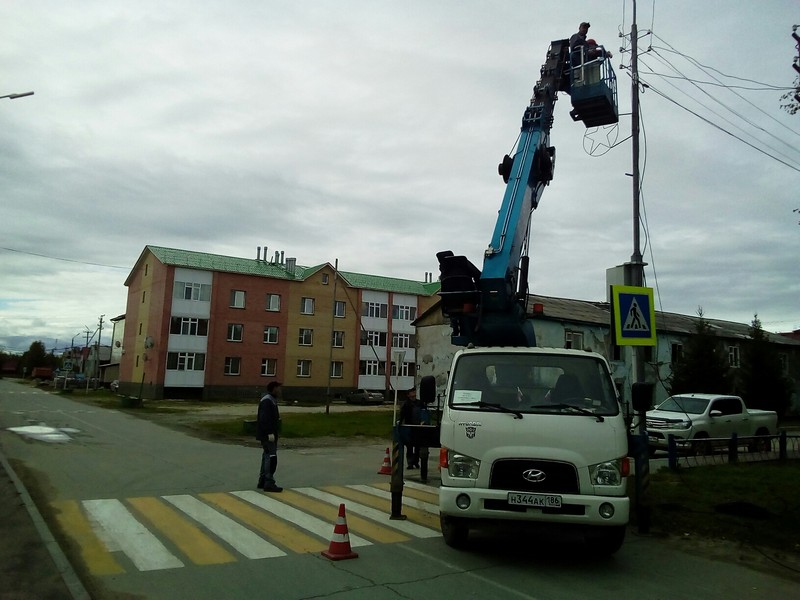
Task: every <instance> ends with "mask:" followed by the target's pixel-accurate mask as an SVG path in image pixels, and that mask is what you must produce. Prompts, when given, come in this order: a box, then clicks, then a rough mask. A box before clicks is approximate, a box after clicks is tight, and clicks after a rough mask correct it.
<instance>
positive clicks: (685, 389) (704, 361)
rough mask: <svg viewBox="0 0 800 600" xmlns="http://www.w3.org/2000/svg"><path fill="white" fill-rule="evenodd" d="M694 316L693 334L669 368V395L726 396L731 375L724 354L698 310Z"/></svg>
mask: <svg viewBox="0 0 800 600" xmlns="http://www.w3.org/2000/svg"><path fill="white" fill-rule="evenodd" d="M697 315H698V317H699V319H698V320H697V322H696V324H695V335H693V336H691V337H690V338H689V339H688V341H687V342H686V344H684V346H683V354H682V355H681V357H680V358H679V359H678V360H677V361H676V363H675V365H674V366H673V369H672V375H671V377H670V380H669V393H670V394H672V395H674V394H683V393H691V392H695V393H706V394H730V393H731V392H732V391H733V375H732V373H731V368H730V361H729V358H728V354H727V352H725V350H724V348H723V346H722V343H721V342H720V340H719V339H717V337H716V334H715V333H714V330H713V329H712V328H711V325H709V324H708V322H707V321H706V320H705V319H704V318H703V309H702V308H699V309H698V311H697Z"/></svg>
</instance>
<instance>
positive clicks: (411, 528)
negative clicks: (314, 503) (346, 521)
mask: <svg viewBox="0 0 800 600" xmlns="http://www.w3.org/2000/svg"><path fill="white" fill-rule="evenodd" d="M297 491H298V492H300V493H302V494H306V495H308V496H311V497H312V498H317V499H319V500H322V501H324V502H328V503H329V504H334V505H336V506H339V504H341V503H342V502H345V501H346V499H345V498H342V497H341V496H336V495H334V494H331V493H329V492H325V491H322V490H317V489H315V488H298V489H297ZM346 504H347V511H348V514H352V513H356V514H359V515H361V516H363V517H367V518H368V519H372V520H373V521H378V522H385V523H386V525H387V526H389V527H393V528H394V529H398V530H400V531H402V532H403V533H406V534H408V535H412V536H415V537H421V538H428V537H437V536H438V535H439V532H438V531H434V530H433V529H428V528H427V527H423V526H421V525H417V524H416V523H412V522H410V521H389V520H388V517H387V513H386V512H385V511H383V512H381V511H379V510H376V509H374V508H372V507H369V506H365V505H363V504H360V503H358V502H347V503H346Z"/></svg>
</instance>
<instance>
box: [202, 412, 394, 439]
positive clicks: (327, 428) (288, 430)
mask: <svg viewBox="0 0 800 600" xmlns="http://www.w3.org/2000/svg"><path fill="white" fill-rule="evenodd" d="M196 426H197V428H199V429H206V430H208V431H209V432H211V433H213V434H215V435H216V436H221V435H222V436H224V435H228V436H231V437H237V436H239V437H241V434H242V420H241V419H233V420H232V419H224V420H215V421H205V422H199V423H197V424H196ZM391 429H392V428H391V419H390V418H389V417H388V416H387V414H386V413H383V412H376V411H354V412H346V413H330V414H325V413H287V414H283V415H281V437H282V438H284V439H292V438H319V437H337V438H350V437H353V438H354V437H383V438H386V439H389V438H391V435H392V430H391Z"/></svg>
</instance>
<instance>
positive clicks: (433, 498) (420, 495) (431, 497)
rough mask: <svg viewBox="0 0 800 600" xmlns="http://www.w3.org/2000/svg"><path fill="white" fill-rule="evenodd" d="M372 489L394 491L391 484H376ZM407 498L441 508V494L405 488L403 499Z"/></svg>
mask: <svg viewBox="0 0 800 600" xmlns="http://www.w3.org/2000/svg"><path fill="white" fill-rule="evenodd" d="M372 487H375V488H378V489H379V490H384V491H386V492H391V491H392V486H391V484H389V483H376V484H374V485H373V486H372ZM406 496H408V497H409V498H416V499H417V500H422V501H423V502H428V503H429V504H433V505H434V506H439V494H436V493H433V492H426V491H424V490H418V489H417V488H412V487H408V486H403V497H404V498H405V497H406Z"/></svg>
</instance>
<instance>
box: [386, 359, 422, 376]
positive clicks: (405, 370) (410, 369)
mask: <svg viewBox="0 0 800 600" xmlns="http://www.w3.org/2000/svg"><path fill="white" fill-rule="evenodd" d="M390 370H391V376H392V377H397V376H398V374H397V363H396V362H394V361H392V366H391V369H390ZM415 370H416V365H415V363H412V362H404V363H402V364H401V365H400V375H399V377H408V376H409V375H413V374H414V371H415Z"/></svg>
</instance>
